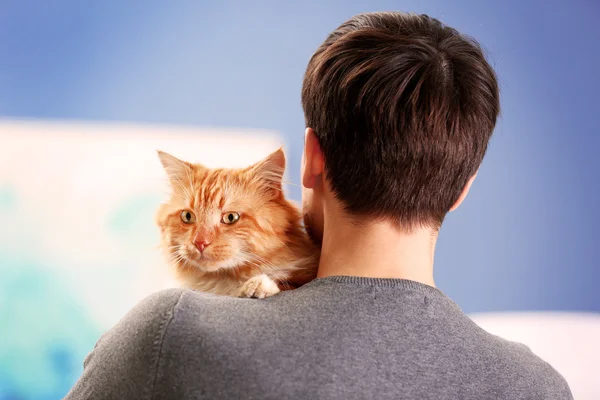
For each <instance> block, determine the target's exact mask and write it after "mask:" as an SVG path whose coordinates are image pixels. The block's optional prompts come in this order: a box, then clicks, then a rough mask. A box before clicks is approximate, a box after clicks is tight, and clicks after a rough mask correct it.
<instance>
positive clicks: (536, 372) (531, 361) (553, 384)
mask: <svg viewBox="0 0 600 400" xmlns="http://www.w3.org/2000/svg"><path fill="white" fill-rule="evenodd" d="M485 336H486V340H485V342H486V345H487V346H486V347H488V352H485V353H483V354H481V356H482V357H483V358H484V359H486V360H485V361H486V364H487V365H488V367H489V368H490V369H491V370H492V371H493V373H494V374H495V375H498V379H499V380H502V381H504V382H506V383H507V385H510V386H511V387H510V390H513V391H514V392H515V395H516V394H518V393H530V394H532V395H533V394H535V395H536V396H538V397H535V398H543V399H565V400H568V399H572V398H573V396H572V394H571V390H570V389H569V385H568V384H567V381H566V380H565V379H564V377H563V376H562V375H561V374H560V373H559V372H558V371H556V370H555V369H554V368H553V367H552V366H551V365H550V364H548V363H547V362H546V361H544V360H543V359H542V358H540V357H539V356H537V355H536V354H534V353H533V352H532V351H531V349H530V348H529V347H528V346H526V345H524V344H522V343H517V342H513V341H509V340H506V339H503V338H500V337H498V336H495V335H492V334H489V333H487V332H486V333H485Z"/></svg>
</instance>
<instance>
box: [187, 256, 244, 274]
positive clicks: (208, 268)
mask: <svg viewBox="0 0 600 400" xmlns="http://www.w3.org/2000/svg"><path fill="white" fill-rule="evenodd" d="M231 264H232V263H231V262H229V261H214V260H211V259H210V258H208V257H206V256H203V257H202V258H201V259H199V260H192V259H185V261H184V262H182V263H181V265H182V266H186V267H188V268H189V267H191V268H193V269H196V270H198V271H200V272H205V273H214V272H217V271H222V270H226V269H231V268H234V267H235V266H237V265H231Z"/></svg>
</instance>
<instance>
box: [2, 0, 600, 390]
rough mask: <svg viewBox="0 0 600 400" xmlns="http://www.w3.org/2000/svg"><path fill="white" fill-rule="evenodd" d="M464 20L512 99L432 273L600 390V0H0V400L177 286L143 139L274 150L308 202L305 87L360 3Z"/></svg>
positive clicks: (179, 148) (202, 149) (251, 156)
mask: <svg viewBox="0 0 600 400" xmlns="http://www.w3.org/2000/svg"><path fill="white" fill-rule="evenodd" d="M376 10H401V11H414V12H419V13H427V14H429V15H431V16H433V17H437V18H439V19H441V20H442V21H444V22H446V23H447V24H449V25H451V26H453V27H455V28H457V29H458V30H460V31H461V32H464V33H467V34H469V35H472V36H474V37H475V38H476V39H477V40H479V41H480V42H481V43H482V44H483V45H484V47H485V48H486V49H487V51H488V55H489V58H490V60H491V62H492V64H493V66H494V67H495V68H496V70H497V72H498V75H499V77H500V84H501V91H502V106H503V112H502V117H501V120H500V122H499V125H498V127H497V129H496V133H495V137H494V139H493V140H492V144H491V147H490V150H489V153H488V156H487V158H486V160H485V162H484V164H483V166H482V168H481V171H480V174H479V177H478V179H477V181H476V183H475V185H474V187H473V189H472V190H471V194H470V195H469V197H468V199H467V201H466V202H465V204H464V205H463V206H462V207H461V208H460V209H459V210H458V211H457V212H455V213H452V214H451V215H449V216H448V218H447V220H446V222H445V224H444V227H443V228H442V232H441V236H440V241H439V248H438V252H437V255H436V257H437V258H436V281H437V284H438V286H439V287H440V288H441V289H442V290H443V291H445V292H446V293H447V294H448V295H449V296H450V297H451V298H452V299H454V300H455V301H456V302H457V303H458V304H459V305H460V306H461V307H462V308H463V310H465V312H467V313H471V314H472V315H473V318H474V319H475V320H476V321H477V322H478V323H479V324H480V325H481V326H483V327H484V328H485V329H488V330H490V331H492V332H494V333H496V334H498V335H501V336H503V337H506V338H508V339H511V340H518V341H521V342H525V343H526V344H527V345H529V346H530V347H531V349H532V350H533V351H534V352H536V353H537V354H539V355H540V356H542V357H543V358H544V359H546V360H548V361H549V362H550V363H551V364H552V365H553V366H555V368H556V369H557V370H559V372H561V373H562V374H563V375H564V376H565V377H566V378H567V380H568V381H569V383H570V385H571V387H572V389H573V392H574V394H575V398H576V399H599V398H600V378H599V377H600V359H599V358H600V344H599V340H598V338H599V337H600V290H598V284H599V281H600V268H599V265H598V264H599V263H598V261H597V257H596V253H597V248H598V245H599V244H600V241H599V239H598V235H597V233H596V229H597V227H598V226H599V225H600V206H599V204H600V202H599V193H600V158H599V157H597V155H596V154H597V152H598V149H599V148H600V132H599V128H598V123H597V116H598V115H600V100H599V99H598V93H600V78H599V77H598V71H600V52H599V50H598V49H599V47H598V43H600V25H599V24H598V23H597V20H598V18H599V17H600V2H597V1H595V0H588V1H586V0H580V1H571V2H557V1H542V0H539V1H528V2H519V1H504V2H479V1H457V2H447V1H443V0H430V1H380V0H369V1H366V0H363V1H325V2H320V1H319V2H318V1H302V2H299V1H298V2H295V1H294V2H277V1H269V2H267V1H253V2H246V1H237V2H233V1H219V2H217V1H178V2H167V1H163V2H158V1H150V0H147V1H144V2H123V1H117V0H106V1H102V2H87V1H75V0H71V1H64V0H57V1H53V2H47V1H18V0H4V1H3V0H0V400H8V399H11V400H17V399H19V400H29V399H58V398H60V397H62V396H63V395H64V394H65V393H66V392H67V391H68V389H69V388H70V387H71V385H72V384H73V382H74V381H75V380H76V379H77V377H78V376H79V374H80V373H81V371H82V362H83V358H84V357H85V355H86V354H87V353H88V352H89V351H90V350H91V349H92V347H93V345H94V343H95V341H96V340H97V339H98V337H99V335H100V334H101V333H102V332H104V331H105V330H106V329H108V328H109V327H110V326H112V325H113V324H114V323H115V322H116V321H118V319H119V318H121V317H122V316H123V314H124V313H125V312H126V311H127V310H128V309H129V308H130V307H131V306H132V305H133V304H135V303H136V302H137V301H139V300H140V299H141V298H143V297H144V296H146V295H147V294H149V293H151V292H153V291H155V290H159V289H161V288H163V287H168V286H170V285H172V282H171V281H170V278H169V274H168V271H167V269H166V267H165V265H164V262H163V259H162V257H161V255H160V252H159V251H158V249H157V244H158V240H157V239H158V231H157V229H156V228H155V226H154V211H155V209H156V207H157V206H158V204H159V203H160V202H161V201H162V200H163V199H164V198H165V190H166V186H165V185H166V182H165V180H164V175H163V173H162V170H161V167H160V163H159V162H158V159H157V157H156V153H155V150H156V149H157V148H161V149H163V150H166V151H169V152H172V153H173V154H176V155H178V156H181V157H182V158H188V159H190V160H195V161H201V162H203V163H205V164H207V165H211V166H242V165H247V164H249V163H251V162H254V161H256V160H258V159H259V158H261V157H262V156H264V155H266V154H268V153H269V152H270V151H272V150H274V149H276V148H277V147H279V146H281V145H284V148H285V150H286V151H287V153H288V162H289V169H288V175H287V177H286V179H287V180H289V181H291V182H292V183H295V184H296V185H290V186H288V187H287V188H286V191H287V193H288V195H289V196H290V197H291V198H292V199H293V200H296V201H298V200H299V199H300V190H299V187H298V186H297V184H299V179H298V178H299V166H300V157H301V149H302V142H303V130H304V121H303V116H302V110H301V107H300V87H301V83H302V75H303V72H304V69H305V67H306V64H307V62H308V60H309V58H310V56H311V54H312V52H314V50H315V49H316V48H317V47H318V46H319V44H320V43H321V42H322V41H323V40H324V39H325V37H326V36H327V34H328V33H329V32H330V31H331V30H333V29H334V28H335V27H336V26H337V25H339V24H340V23H342V22H343V21H344V20H346V19H347V18H349V17H351V16H352V15H354V14H356V13H358V12H363V11H376Z"/></svg>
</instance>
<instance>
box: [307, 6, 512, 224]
mask: <svg viewBox="0 0 600 400" xmlns="http://www.w3.org/2000/svg"><path fill="white" fill-rule="evenodd" d="M302 105H303V108H304V113H305V118H306V124H307V126H308V127H310V128H312V129H313V130H314V132H315V135H316V137H317V140H318V143H319V145H320V147H321V150H322V152H323V155H324V159H325V174H326V177H327V180H328V182H329V184H330V186H331V188H332V191H333V192H334V194H335V195H336V197H337V198H338V199H339V200H340V201H341V203H342V204H343V205H344V207H345V209H346V211H347V212H348V213H349V214H351V215H354V216H358V217H371V218H377V219H385V220H390V221H392V222H393V223H394V224H395V225H396V226H398V227H400V228H403V229H408V230H410V229H412V228H416V227H419V226H421V227H434V228H438V227H439V226H440V225H441V223H442V221H443V219H444V216H445V215H446V213H447V212H448V211H449V210H450V208H451V207H452V206H453V204H454V203H455V202H456V201H457V200H458V199H459V197H460V195H461V193H462V192H463V189H464V188H465V186H466V184H467V182H468V181H469V179H470V178H471V177H473V176H474V175H475V174H476V172H477V169H478V168H479V165H480V164H481V162H482V160H483V157H484V154H485V152H486V149H487V145H488V142H489V140H490V137H491V135H492V131H493V129H494V126H495V124H496V118H497V116H498V113H499V109H500V106H499V93H498V83H497V80H496V75H495V73H494V71H493V69H492V68H491V67H490V65H489V64H488V63H487V61H486V60H485V56H484V54H483V52H482V50H481V48H480V47H479V45H478V44H477V42H475V41H474V40H472V39H470V38H468V37H466V36H464V35H461V34H460V33H458V32H457V31H456V30H454V29H452V28H450V27H447V26H444V25H443V24H442V23H441V22H439V21H438V20H436V19H433V18H430V17H428V16H426V15H414V14H403V13H397V12H381V13H368V14H360V15H357V16H355V17H353V18H352V19H350V20H348V21H347V22H345V23H344V24H342V25H341V26H340V27H339V28H338V29H337V30H335V31H334V32H333V33H331V34H330V35H329V37H328V38H327V39H326V40H325V42H324V43H323V44H322V45H321V47H320V48H319V49H318V50H317V51H316V53H315V54H314V55H313V57H312V58H311V60H310V62H309V64H308V68H307V71H306V75H305V78H304V84H303V88H302Z"/></svg>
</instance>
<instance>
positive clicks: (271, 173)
mask: <svg viewBox="0 0 600 400" xmlns="http://www.w3.org/2000/svg"><path fill="white" fill-rule="evenodd" d="M250 170H251V171H252V173H253V174H254V176H255V178H256V179H259V180H260V181H262V182H263V183H265V184H267V187H268V188H271V189H275V190H279V191H280V190H281V184H282V181H283V173H284V172H285V154H284V153H283V149H282V148H279V149H278V150H277V151H274V152H273V153H271V154H269V155H268V156H267V157H266V158H265V159H264V160H262V161H259V162H258V163H256V164H254V165H253V166H252V167H250Z"/></svg>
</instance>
